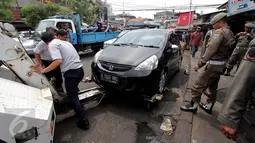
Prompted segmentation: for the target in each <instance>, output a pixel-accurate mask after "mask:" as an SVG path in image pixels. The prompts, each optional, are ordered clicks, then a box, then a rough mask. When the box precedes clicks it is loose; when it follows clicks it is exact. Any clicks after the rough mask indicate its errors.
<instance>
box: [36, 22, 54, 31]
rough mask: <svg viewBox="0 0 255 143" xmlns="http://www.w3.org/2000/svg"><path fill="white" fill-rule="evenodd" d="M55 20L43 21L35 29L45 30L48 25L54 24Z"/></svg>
mask: <svg viewBox="0 0 255 143" xmlns="http://www.w3.org/2000/svg"><path fill="white" fill-rule="evenodd" d="M54 24H55V21H41V22H40V23H39V25H38V26H37V28H36V30H35V31H45V30H46V28H47V27H50V26H54Z"/></svg>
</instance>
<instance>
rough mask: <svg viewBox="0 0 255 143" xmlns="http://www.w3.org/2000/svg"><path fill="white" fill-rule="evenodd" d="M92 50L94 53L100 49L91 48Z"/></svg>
mask: <svg viewBox="0 0 255 143" xmlns="http://www.w3.org/2000/svg"><path fill="white" fill-rule="evenodd" d="M92 51H93V53H94V54H96V53H97V52H98V51H100V49H93V50H92Z"/></svg>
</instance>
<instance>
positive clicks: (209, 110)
mask: <svg viewBox="0 0 255 143" xmlns="http://www.w3.org/2000/svg"><path fill="white" fill-rule="evenodd" d="M199 105H200V107H201V108H202V109H203V110H204V111H205V112H206V113H208V114H212V109H213V106H214V103H206V104H204V103H201V102H200V104H199Z"/></svg>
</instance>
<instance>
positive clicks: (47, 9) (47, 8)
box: [21, 2, 71, 28]
mask: <svg viewBox="0 0 255 143" xmlns="http://www.w3.org/2000/svg"><path fill="white" fill-rule="evenodd" d="M70 13H71V10H69V9H68V8H65V7H63V6H60V5H58V4H53V3H51V2H47V4H41V3H38V4H35V5H28V6H25V7H23V8H22V9H21V14H22V16H24V17H25V18H26V21H25V22H26V24H27V25H28V26H31V27H33V28H35V27H36V25H37V24H38V23H39V22H40V21H41V20H43V19H46V18H48V17H49V16H54V15H57V14H70Z"/></svg>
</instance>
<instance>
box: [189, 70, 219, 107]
mask: <svg viewBox="0 0 255 143" xmlns="http://www.w3.org/2000/svg"><path fill="white" fill-rule="evenodd" d="M223 72H224V67H223V66H220V67H219V66H215V65H213V66H212V65H206V67H205V69H204V70H203V71H202V72H201V73H200V75H199V77H198V79H197V80H196V81H195V84H194V85H193V87H192V89H191V95H192V101H193V102H196V103H198V102H200V100H201V96H202V94H204V95H206V96H207V97H208V98H207V103H215V102H216V95H217V88H218V83H219V80H220V76H221V75H222V74H223Z"/></svg>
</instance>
